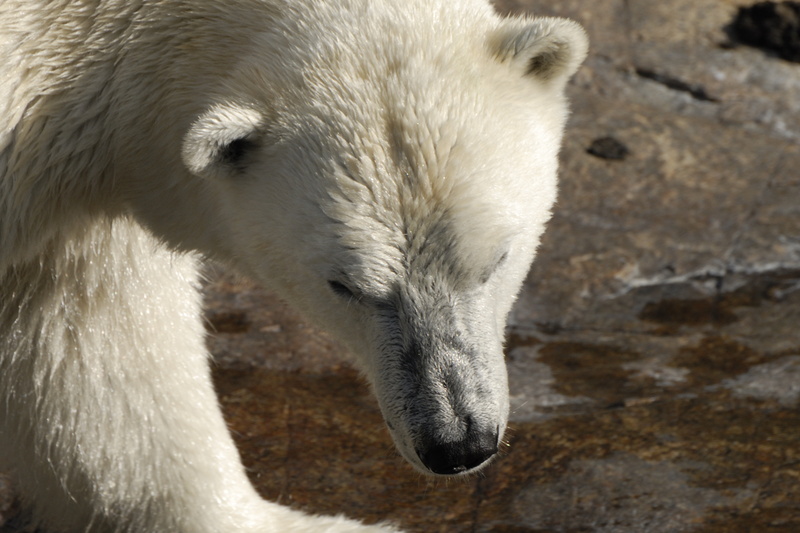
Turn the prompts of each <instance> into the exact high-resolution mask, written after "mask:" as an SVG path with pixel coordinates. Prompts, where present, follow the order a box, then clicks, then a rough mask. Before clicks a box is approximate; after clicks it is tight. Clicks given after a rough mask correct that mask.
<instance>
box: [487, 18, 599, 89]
mask: <svg viewBox="0 0 800 533" xmlns="http://www.w3.org/2000/svg"><path fill="white" fill-rule="evenodd" d="M504 24H505V26H504V27H503V28H502V29H501V30H500V32H499V35H498V36H499V41H498V44H497V56H498V58H499V59H500V60H501V61H503V62H508V63H510V64H511V67H512V68H514V69H515V70H517V71H518V72H519V73H520V74H521V75H523V76H531V77H533V78H536V79H538V80H540V81H542V82H544V83H546V84H552V85H554V86H556V87H557V88H562V87H563V85H564V84H565V83H566V81H567V80H568V79H569V78H570V76H572V75H573V74H574V73H575V71H576V70H578V67H579V66H580V65H581V63H582V62H583V60H584V59H585V58H586V53H587V51H588V49H589V40H588V38H587V37H586V32H585V31H584V30H583V28H582V27H581V26H580V25H579V24H578V23H576V22H573V21H571V20H567V19H562V18H550V17H543V18H536V19H528V20H526V19H507V20H505V21H504Z"/></svg>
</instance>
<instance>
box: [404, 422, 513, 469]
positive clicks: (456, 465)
mask: <svg viewBox="0 0 800 533" xmlns="http://www.w3.org/2000/svg"><path fill="white" fill-rule="evenodd" d="M497 433H498V430H497V429H496V428H495V429H493V430H490V431H469V432H468V433H467V435H466V436H465V437H464V438H463V439H461V440H457V441H454V442H435V441H434V440H430V441H429V442H427V443H426V444H427V445H423V446H421V447H420V448H417V455H418V456H419V458H420V460H421V461H422V463H423V464H424V465H425V466H426V467H427V468H428V470H430V471H431V472H433V473H434V474H440V475H443V476H452V475H456V474H461V473H464V472H469V471H470V470H472V469H473V468H476V467H478V466H480V465H482V464H483V463H485V462H486V461H488V460H489V459H490V458H491V457H492V456H493V455H494V454H496V453H497Z"/></svg>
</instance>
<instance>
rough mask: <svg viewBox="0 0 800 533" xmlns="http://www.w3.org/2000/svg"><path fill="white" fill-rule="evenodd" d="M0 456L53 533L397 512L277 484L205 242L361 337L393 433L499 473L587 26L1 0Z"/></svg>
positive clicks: (272, 525) (400, 443)
mask: <svg viewBox="0 0 800 533" xmlns="http://www.w3.org/2000/svg"><path fill="white" fill-rule="evenodd" d="M0 50H2V51H3V55H4V57H5V58H6V61H4V62H3V65H2V66H0V69H2V77H0V79H2V80H3V81H2V83H1V84H0V112H2V113H3V121H2V122H0V391H2V395H3V397H2V400H3V401H2V403H1V404H0V462H2V466H3V467H4V468H8V469H12V470H13V471H14V474H15V476H16V478H17V482H18V484H19V487H20V490H21V491H22V493H23V495H24V497H25V498H26V500H25V501H26V503H27V504H28V505H29V506H30V507H31V510H32V513H33V514H34V516H35V517H36V519H37V520H38V522H39V523H41V524H42V525H43V526H44V527H46V528H48V529H49V530H52V531H92V532H94V531H97V532H111V531H114V532H117V531H124V532H143V531H147V532H164V533H167V532H170V533H172V532H186V533H188V532H197V533H206V532H207V533H211V532H231V531H242V532H271V531H274V532H281V533H283V532H292V531H297V532H300V531H303V532H305V531H332V532H345V531H352V532H356V531H364V532H366V531H391V530H392V528H391V526H365V525H361V524H358V523H356V522H353V521H350V520H347V519H344V518H328V517H313V516H309V515H305V514H302V513H299V512H297V511H292V510H289V509H288V508H285V507H282V506H279V505H277V504H274V503H270V502H265V501H263V500H261V499H260V498H259V497H258V495H257V494H256V492H255V491H254V490H253V488H252V486H251V484H250V482H249V481H248V480H247V477H246V476H245V474H244V471H243V468H242V466H241V463H240V460H239V457H238V454H237V451H236V449H235V447H234V445H233V443H232V441H231V439H230V436H229V435H228V432H227V429H226V427H225V423H224V421H223V419H222V416H221V414H220V411H219V408H218V406H217V402H216V398H215V396H214V392H213V389H212V386H211V382H210V379H209V369H208V364H207V352H206V348H205V346H204V333H203V327H202V323H201V319H200V316H201V310H200V297H199V296H198V291H197V269H198V264H199V260H198V257H201V256H202V257H210V258H212V259H216V260H219V261H223V262H225V263H227V264H229V265H232V266H233V267H234V268H236V269H238V270H239V271H241V272H243V273H245V274H248V275H250V276H252V277H254V278H256V279H258V280H260V281H261V282H262V283H264V284H265V285H266V286H268V287H269V288H271V289H273V290H275V291H276V292H277V293H279V294H280V295H281V296H282V297H283V298H285V299H286V300H287V301H288V302H289V303H291V304H292V305H294V306H295V307H297V308H299V309H300V310H301V311H303V312H304V313H305V314H306V315H307V316H309V317H310V318H311V319H313V320H314V321H315V322H316V323H317V324H319V325H320V326H322V327H324V328H326V329H327V330H329V331H331V332H332V333H333V334H334V335H335V336H337V338H339V339H340V340H341V341H342V342H343V343H344V344H345V345H346V346H347V347H348V348H349V349H350V351H351V352H352V353H353V355H354V358H355V362H356V364H357V365H358V366H359V368H361V369H362V370H363V372H364V373H365V375H366V376H367V378H368V379H369V381H370V383H371V384H372V386H373V389H374V391H375V394H376V397H377V400H378V403H379V405H380V408H381V411H382V413H383V415H384V418H385V420H386V423H387V427H388V428H389V431H390V433H391V435H392V437H393V439H394V441H395V443H396V445H397V448H398V450H399V451H400V453H401V454H402V455H403V456H404V457H405V458H406V459H407V460H408V461H409V462H410V463H411V464H412V465H413V466H414V467H415V468H417V469H418V470H420V471H423V472H425V473H428V474H432V475H439V476H453V475H461V474H465V473H469V472H473V471H476V470H477V469H479V468H482V467H484V466H485V465H486V464H487V463H488V462H489V461H490V460H491V459H492V457H493V456H494V455H495V453H496V452H497V446H498V443H499V442H500V440H501V439H502V438H503V432H504V430H505V427H506V422H507V419H508V388H507V378H506V370H505V365H504V361H503V353H502V345H503V335H504V327H505V321H506V316H507V314H508V312H509V309H510V308H511V305H512V303H513V301H514V299H515V297H516V294H517V292H518V291H519V289H520V287H521V285H522V281H523V279H524V277H525V275H526V273H527V270H528V268H529V266H530V264H531V261H532V260H533V257H534V255H535V249H536V246H537V243H538V240H539V237H540V235H541V233H542V231H543V229H544V225H545V224H546V222H547V220H548V218H549V216H550V208H551V206H552V203H553V201H554V198H555V194H556V170H557V154H558V149H559V145H560V141H561V135H562V129H563V125H564V121H565V117H566V103H565V100H564V96H563V89H564V85H565V83H566V81H567V79H568V78H569V77H570V76H571V74H572V73H574V71H575V70H576V69H577V68H578V65H579V64H580V62H581V61H582V60H583V57H584V56H585V54H586V39H585V36H584V34H583V31H582V30H581V29H580V27H579V26H577V25H576V24H574V23H572V22H569V21H566V20H563V19H551V18H538V19H520V18H509V19H502V18H499V17H498V16H497V15H496V14H494V12H493V11H492V10H491V8H490V7H489V6H488V4H485V3H484V2H483V1H481V0H465V1H461V2H450V1H447V0H412V1H406V2H391V1H389V0H378V1H375V0H342V1H338V2H315V1H312V0H297V1H293V2H289V1H286V0H234V1H228V2H220V1H216V0H199V1H196V2H183V1H179V0H155V1H153V2H145V3H141V2H123V1H119V0H108V1H105V2H100V3H98V2H89V1H88V0H71V1H66V0H63V1H57V2H51V1H44V0H24V1H23V0H6V1H5V2H2V3H0Z"/></svg>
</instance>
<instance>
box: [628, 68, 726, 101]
mask: <svg viewBox="0 0 800 533" xmlns="http://www.w3.org/2000/svg"><path fill="white" fill-rule="evenodd" d="M634 71H635V72H636V75H637V76H639V77H642V78H644V79H647V80H650V81H654V82H656V83H658V84H660V85H663V86H664V87H666V88H668V89H671V90H673V91H680V92H684V93H688V94H689V95H690V96H691V97H692V98H694V99H695V100H699V101H701V102H719V100H718V99H717V98H714V97H713V96H711V95H709V94H708V92H706V90H705V88H704V87H703V86H702V85H698V84H694V83H689V82H686V81H684V80H681V79H678V78H676V77H674V76H670V75H669V74H664V73H661V72H656V71H654V70H650V69H647V68H643V67H636V68H635V70H634Z"/></svg>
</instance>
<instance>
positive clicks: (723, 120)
mask: <svg viewBox="0 0 800 533" xmlns="http://www.w3.org/2000/svg"><path fill="white" fill-rule="evenodd" d="M752 3H753V2H745V1H741V0H691V1H690V0H666V1H662V2H651V1H648V0H595V1H593V2H584V1H578V0H561V1H559V2H552V1H543V0H541V1H540V0H535V1H533V0H531V1H526V0H516V1H515V0H497V2H496V5H497V7H498V9H499V10H500V11H501V12H512V11H515V12H516V11H526V10H527V11H531V12H533V13H536V14H541V15H560V16H568V17H572V18H574V19H577V20H578V21H580V22H581V23H582V24H584V26H585V27H586V29H587V31H588V32H589V34H590V38H591V41H592V51H591V55H590V57H589V59H588V60H587V63H586V65H585V66H584V67H583V68H582V69H581V71H580V72H579V73H578V75H577V77H576V79H575V80H574V82H573V83H572V84H571V86H570V93H571V95H570V96H571V98H572V101H573V115H572V118H571V122H570V125H569V128H568V131H567V135H566V141H565V146H564V149H563V152H562V161H563V166H562V172H561V176H562V182H561V184H562V185H561V194H560V201H559V204H558V206H557V209H556V212H555V216H554V219H553V221H552V223H551V224H550V226H549V229H548V232H547V234H546V235H545V239H544V242H543V244H542V246H541V248H540V252H539V259H538V260H537V263H536V264H535V265H534V268H533V270H532V272H531V274H530V276H529V278H528V281H527V284H526V288H525V291H524V293H523V294H522V295H521V297H520V300H519V303H518V305H517V306H516V308H515V310H514V312H513V316H512V320H511V325H510V328H509V341H508V350H507V352H508V364H509V371H510V382H511V394H512V422H511V430H510V432H509V435H508V438H507V440H508V446H507V447H506V448H505V450H504V453H503V457H501V458H500V459H499V460H497V461H496V462H495V463H494V464H493V465H492V466H491V467H489V468H487V469H486V470H485V471H484V473H483V474H481V475H480V476H476V477H474V478H471V479H467V480H459V481H453V482H450V483H445V482H434V481H431V480H428V479H425V478H422V477H420V476H419V475H418V474H416V473H414V472H413V471H412V470H411V468H410V467H409V466H407V465H406V464H405V463H404V462H403V460H402V459H401V458H399V456H398V455H397V454H396V452H395V451H394V450H393V446H392V443H391V440H390V438H389V436H388V434H387V432H386V430H385V429H384V427H383V422H382V419H381V416H380V413H379V411H378V409H377V406H376V403H375V401H374V399H373V398H372V397H371V395H370V393H369V390H368V388H367V387H366V386H365V385H364V383H363V381H361V380H360V378H359V376H358V375H357V373H356V372H355V371H354V370H352V368H351V367H350V366H349V365H348V364H347V361H346V357H345V356H344V354H343V353H342V352H341V350H340V349H339V348H338V347H337V346H336V345H335V344H334V343H333V342H332V341H330V340H329V338H328V337H326V336H325V335H324V334H322V333H320V332H318V331H316V330H314V329H312V328H311V327H309V326H308V325H307V324H306V323H305V322H304V321H303V320H302V319H301V318H299V317H298V316H297V315H296V314H294V313H293V312H292V311H290V310H288V309H286V308H285V307H284V306H283V305H281V304H280V303H279V302H278V301H277V300H275V299H274V298H273V297H271V296H269V295H267V294H265V293H264V292H262V291H261V290H259V289H257V288H256V287H255V286H253V285H251V284H249V283H247V282H244V281H240V280H236V279H235V278H233V277H231V276H229V275H226V274H223V273H218V274H215V275H214V276H213V277H212V281H211V282H210V283H209V285H208V287H207V294H208V302H209V312H208V316H209V322H210V324H211V325H212V327H213V328H214V329H215V330H216V333H215V334H214V335H213V337H212V338H211V339H210V341H209V343H210V346H211V349H212V351H213V353H214V355H215V358H216V361H217V364H216V367H215V379H216V382H217V387H218V390H219V393H220V398H221V402H222V405H223V408H224V410H225V413H226V415H227V417H228V420H229V421H230V424H231V427H232V428H233V430H234V435H235V438H236V440H237V442H238V444H239V446H240V449H241V451H242V455H243V458H244V461H245V463H246V464H247V466H248V468H249V470H250V473H251V476H252V478H253V481H254V482H255V484H256V485H257V486H258V488H259V490H260V491H261V492H262V493H263V494H264V495H265V496H266V497H268V498H271V499H274V500H277V501H280V502H282V503H285V504H289V505H292V506H295V507H297V508H301V509H305V510H308V511H311V512H317V513H339V512H343V513H345V514H347V515H350V516H353V517H358V518H361V519H364V520H367V521H371V522H374V521H379V520H386V519H388V520H391V521H394V522H396V523H398V524H400V525H402V526H403V527H405V528H406V529H407V530H408V531H410V532H417V531H418V532H493V533H522V532H530V533H533V532H549V531H552V532H562V531H563V532H577V531H587V532H614V533H618V532H632V533H633V532H651V533H658V532H683V531H692V532H694V531H697V532H709V533H710V532H749V531H758V530H766V529H768V530H769V531H775V532H795V531H800V409H799V407H800V405H799V404H800V327H798V325H800V97H798V95H800V64H797V63H792V62H788V61H784V60H782V59H780V58H778V57H775V56H774V54H771V53H769V52H765V51H762V50H759V49H756V48H751V47H748V46H745V45H742V44H740V43H737V42H736V41H735V36H734V35H733V34H732V32H731V31H730V26H731V24H732V22H733V21H734V18H735V17H736V15H737V13H738V12H739V11H738V10H739V8H740V7H742V6H747V5H750V4H752ZM9 494H10V489H8V482H7V480H6V479H5V478H3V477H2V476H0V523H2V521H3V519H4V518H7V517H8V516H10V515H13V514H14V512H15V511H14V509H15V507H14V506H13V504H12V499H11V497H10V496H9ZM13 529H14V528H13V527H12V526H8V525H7V526H6V527H5V528H0V531H2V532H3V533H8V532H10V531H12V530H13Z"/></svg>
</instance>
